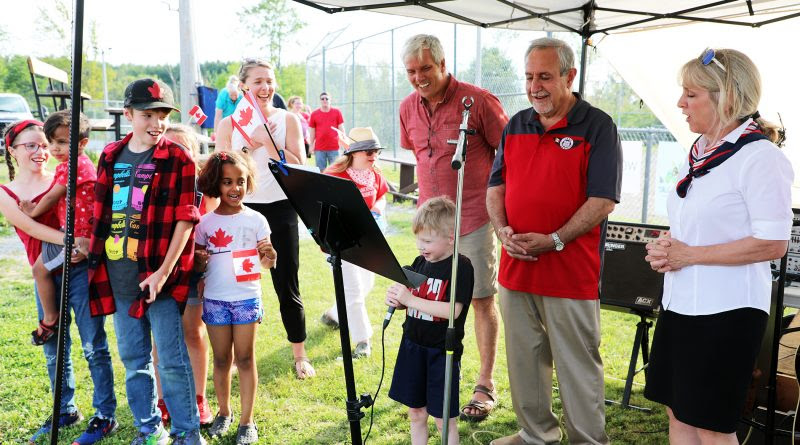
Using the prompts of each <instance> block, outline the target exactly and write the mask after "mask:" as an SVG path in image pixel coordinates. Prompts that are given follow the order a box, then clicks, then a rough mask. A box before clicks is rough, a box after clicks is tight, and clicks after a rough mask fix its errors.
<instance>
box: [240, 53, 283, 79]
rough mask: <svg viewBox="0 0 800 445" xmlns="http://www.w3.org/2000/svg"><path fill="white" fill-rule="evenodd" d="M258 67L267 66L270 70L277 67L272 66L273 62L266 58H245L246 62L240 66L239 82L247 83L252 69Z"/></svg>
mask: <svg viewBox="0 0 800 445" xmlns="http://www.w3.org/2000/svg"><path fill="white" fill-rule="evenodd" d="M256 67H261V68H266V69H268V70H272V71H273V72H274V71H275V68H273V67H272V64H270V63H269V62H267V61H266V60H264V59H245V60H244V62H242V66H241V67H240V68H239V82H241V83H245V81H247V75H248V73H249V72H250V70H251V69H253V68H256Z"/></svg>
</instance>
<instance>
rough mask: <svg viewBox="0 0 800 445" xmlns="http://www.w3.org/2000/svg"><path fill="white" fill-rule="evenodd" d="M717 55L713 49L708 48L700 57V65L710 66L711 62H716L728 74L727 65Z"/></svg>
mask: <svg viewBox="0 0 800 445" xmlns="http://www.w3.org/2000/svg"><path fill="white" fill-rule="evenodd" d="M716 54H717V53H716V52H715V51H714V49H713V48H706V50H705V51H703V54H701V55H700V63H702V64H703V66H708V65H709V64H710V63H711V62H714V63H715V64H717V66H718V67H719V68H720V69H721V70H722V71H724V72H727V71H728V70H726V69H725V65H723V64H722V62H720V61H719V60H718V59H717V58H716Z"/></svg>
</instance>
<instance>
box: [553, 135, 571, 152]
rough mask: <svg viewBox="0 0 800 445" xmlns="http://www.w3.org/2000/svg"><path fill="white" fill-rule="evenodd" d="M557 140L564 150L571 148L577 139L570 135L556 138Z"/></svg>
mask: <svg viewBox="0 0 800 445" xmlns="http://www.w3.org/2000/svg"><path fill="white" fill-rule="evenodd" d="M555 142H556V143H557V144H558V146H559V147H561V149H562V150H569V149H570V148H572V147H574V146H575V141H574V140H573V139H572V138H571V137H569V136H566V137H563V138H555Z"/></svg>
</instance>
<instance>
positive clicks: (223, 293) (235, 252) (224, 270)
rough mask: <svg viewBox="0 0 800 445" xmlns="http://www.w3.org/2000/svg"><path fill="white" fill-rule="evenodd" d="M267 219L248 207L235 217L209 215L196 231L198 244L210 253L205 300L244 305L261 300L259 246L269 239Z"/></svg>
mask: <svg viewBox="0 0 800 445" xmlns="http://www.w3.org/2000/svg"><path fill="white" fill-rule="evenodd" d="M269 234H270V229H269V224H267V219H266V218H265V217H264V215H262V214H260V213H258V212H256V211H255V210H252V209H250V208H248V207H245V208H244V210H243V211H241V212H239V213H236V214H234V215H220V214H217V213H216V212H212V213H206V214H205V215H203V217H202V218H201V219H200V223H199V224H197V227H196V229H195V243H197V244H199V245H202V246H205V247H206V249H207V250H208V253H209V258H208V268H207V269H206V274H205V291H204V296H205V298H210V299H212V300H222V301H241V300H250V299H253V298H260V297H261V262H260V261H259V258H258V251H257V250H256V242H258V240H262V239H264V238H266V237H268V236H269Z"/></svg>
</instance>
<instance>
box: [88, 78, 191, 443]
mask: <svg viewBox="0 0 800 445" xmlns="http://www.w3.org/2000/svg"><path fill="white" fill-rule="evenodd" d="M175 109H176V108H175V106H174V100H173V95H172V91H171V90H170V88H169V87H168V86H167V85H166V84H164V83H163V82H161V81H156V80H153V79H140V80H136V81H134V82H133V83H131V84H130V85H128V87H127V88H126V90H125V117H126V118H127V119H128V120H129V121H130V122H131V125H132V126H133V131H132V132H131V133H130V134H129V135H128V136H126V137H125V138H124V139H123V140H121V141H118V142H113V143H111V144H109V145H108V146H107V147H106V148H105V149H104V150H103V154H102V155H101V156H100V159H99V162H98V173H97V186H96V189H95V195H96V196H95V209H94V215H95V221H94V227H93V234H92V240H91V248H90V251H91V253H90V258H89V267H90V270H89V283H90V296H89V298H90V306H91V310H92V314H93V315H105V314H111V313H115V312H116V309H117V307H119V308H120V309H121V310H120V311H119V312H116V313H115V314H114V328H115V330H116V332H117V347H118V348H119V355H120V359H121V360H122V362H123V364H124V365H125V369H126V371H127V372H126V379H125V385H126V391H127V396H128V405H129V406H130V408H131V411H132V414H133V419H134V425H135V426H136V428H137V429H138V430H139V433H138V436H137V437H136V438H135V439H134V440H133V442H132V444H140V443H141V444H144V443H147V444H151V443H153V444H159V445H165V444H166V443H167V441H168V434H167V432H166V430H165V429H164V427H163V425H161V414H160V412H159V411H158V409H157V408H156V400H157V396H156V391H155V378H154V374H153V364H152V358H151V349H152V346H151V341H150V334H151V332H152V337H153V340H154V341H155V343H156V346H157V347H158V355H159V364H158V368H159V369H158V371H159V375H160V377H161V383H162V386H163V389H164V400H165V402H166V404H167V408H168V410H169V412H170V415H171V418H172V427H171V435H172V436H173V438H174V441H173V442H172V443H173V444H204V443H205V441H204V440H203V439H202V438H201V437H200V433H199V431H200V423H199V417H198V411H197V404H196V402H195V396H194V381H193V377H192V370H191V367H190V365H189V357H188V354H187V352H186V344H185V342H184V339H183V330H182V329H181V313H182V312H183V307H184V305H185V303H186V298H187V292H188V281H189V274H190V272H191V268H192V261H193V255H194V250H193V249H194V242H193V238H194V233H193V230H194V224H195V223H197V221H198V220H199V217H200V213H199V211H198V209H197V207H195V164H194V161H193V160H192V158H191V155H190V154H189V152H188V151H187V150H186V149H185V148H184V147H181V146H179V145H177V144H175V143H173V142H171V141H169V140H167V139H165V138H164V132H165V131H166V129H167V126H168V125H169V114H170V112H171V111H172V110H175Z"/></svg>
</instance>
